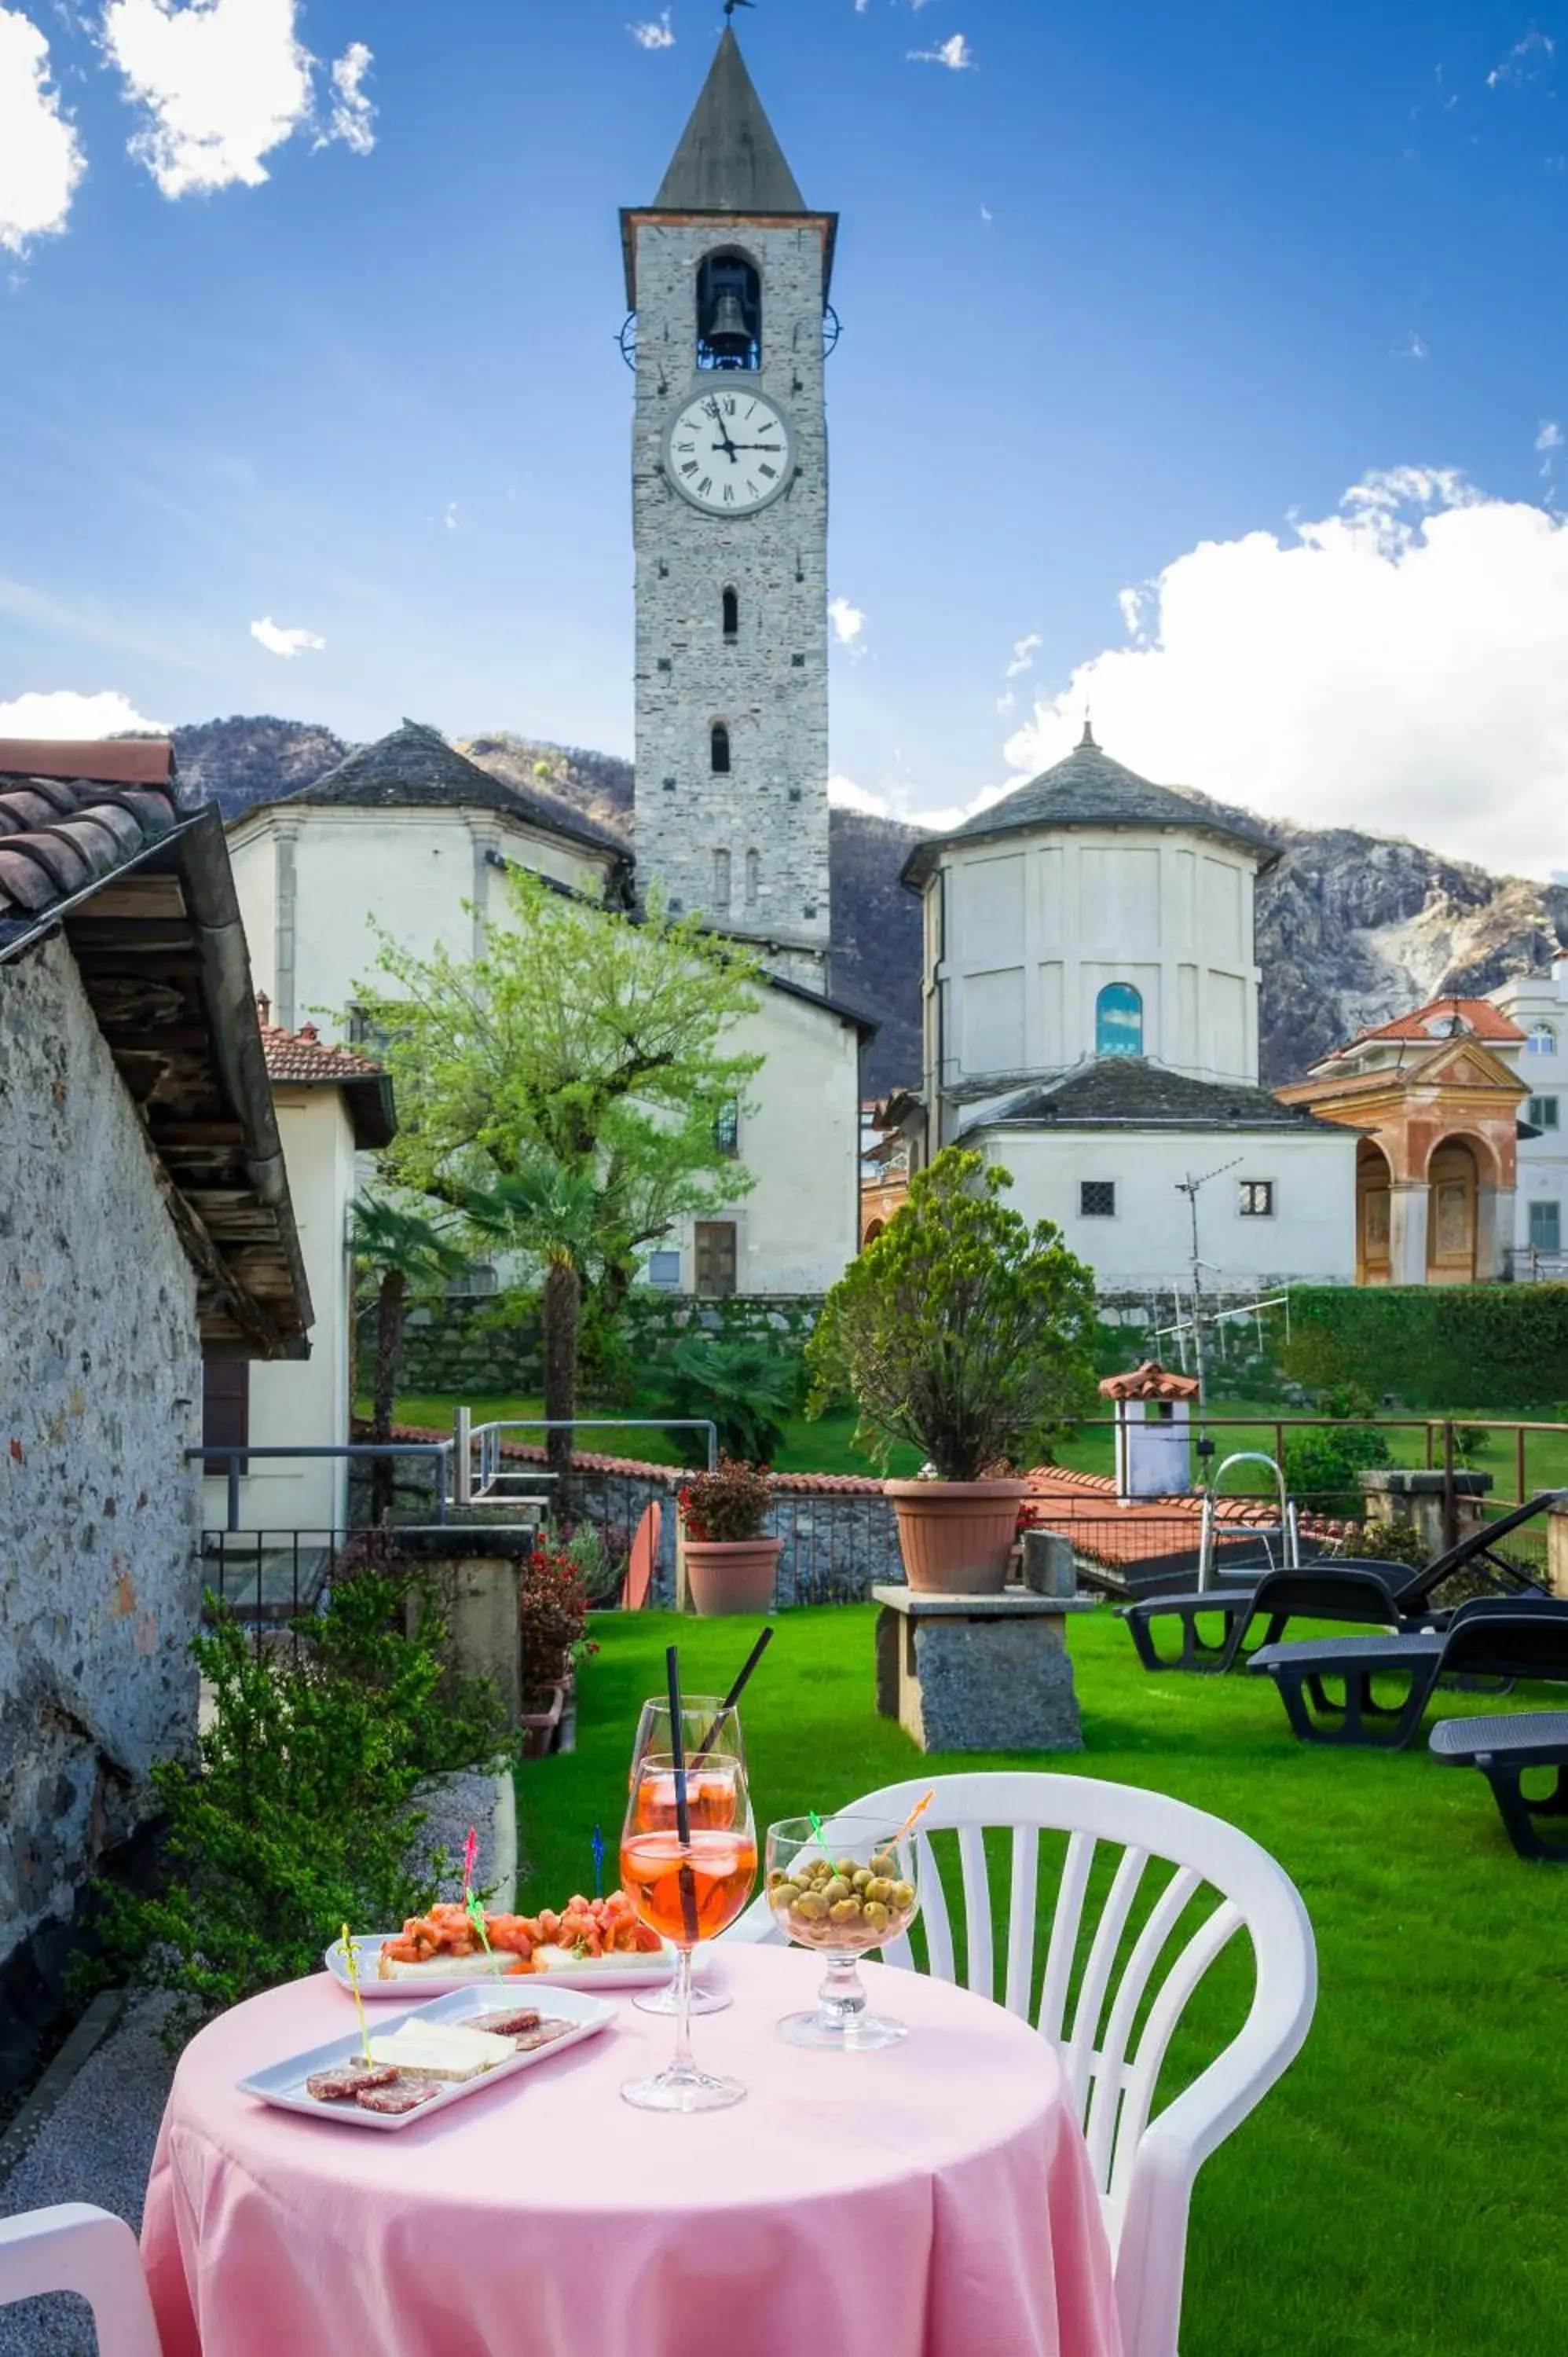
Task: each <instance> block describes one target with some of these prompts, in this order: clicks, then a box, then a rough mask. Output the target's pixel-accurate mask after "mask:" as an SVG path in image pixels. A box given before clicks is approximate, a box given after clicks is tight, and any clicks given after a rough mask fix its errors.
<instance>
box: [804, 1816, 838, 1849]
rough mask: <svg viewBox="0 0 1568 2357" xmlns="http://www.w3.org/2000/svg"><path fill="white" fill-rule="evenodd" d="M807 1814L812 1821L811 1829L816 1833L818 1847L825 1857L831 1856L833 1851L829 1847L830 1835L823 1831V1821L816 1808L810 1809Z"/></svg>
mask: <svg viewBox="0 0 1568 2357" xmlns="http://www.w3.org/2000/svg"><path fill="white" fill-rule="evenodd" d="M806 1814H807V1815H808V1816H809V1817H810V1819H811V1831H812V1833H813V1834H814V1835H816V1840H817V1847H818V1848H819V1849H820V1850H821V1851H822V1856H823V1857H830V1858H831V1857H832V1850H831V1849H830V1848H829V1847H828V1837H827V1835H826V1834H825V1833H823V1831H822V1819H821V1817H819V1816H818V1814H817V1813H816V1811H815V1809H808V1810H807V1812H806Z"/></svg>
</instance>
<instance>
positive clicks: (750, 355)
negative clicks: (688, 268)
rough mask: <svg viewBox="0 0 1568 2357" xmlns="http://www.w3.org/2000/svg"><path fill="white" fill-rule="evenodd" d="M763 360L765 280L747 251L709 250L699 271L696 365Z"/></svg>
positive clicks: (747, 364)
mask: <svg viewBox="0 0 1568 2357" xmlns="http://www.w3.org/2000/svg"><path fill="white" fill-rule="evenodd" d="M761 365H762V280H761V277H760V275H759V274H758V272H757V266H756V264H754V263H750V262H748V261H747V260H746V256H745V254H744V253H710V254H706V255H704V256H703V262H702V265H701V267H700V268H699V270H698V272H697V366H698V367H699V368H700V369H757V368H760V367H761Z"/></svg>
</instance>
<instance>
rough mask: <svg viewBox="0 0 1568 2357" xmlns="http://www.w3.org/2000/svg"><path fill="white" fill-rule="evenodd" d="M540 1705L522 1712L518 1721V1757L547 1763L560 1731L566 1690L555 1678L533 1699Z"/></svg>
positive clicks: (562, 1683) (560, 1681) (561, 1682)
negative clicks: (519, 1738)
mask: <svg viewBox="0 0 1568 2357" xmlns="http://www.w3.org/2000/svg"><path fill="white" fill-rule="evenodd" d="M533 1699H534V1701H536V1702H538V1703H540V1704H542V1708H541V1709H539V1710H525V1711H524V1712H523V1714H522V1716H521V1718H520V1719H519V1720H518V1722H517V1723H518V1727H519V1730H520V1732H521V1736H522V1756H523V1758H524V1759H525V1760H548V1758H549V1757H550V1754H551V1752H552V1751H553V1749H554V1748H555V1744H556V1741H557V1738H559V1735H560V1732H561V1719H562V1716H563V1714H564V1710H565V1708H566V1687H565V1684H564V1681H562V1680H560V1679H557V1680H555V1681H554V1682H553V1684H550V1685H548V1686H545V1687H542V1689H540V1690H539V1691H538V1692H537V1693H536V1694H535V1695H534V1696H533Z"/></svg>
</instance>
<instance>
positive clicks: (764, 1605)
mask: <svg viewBox="0 0 1568 2357" xmlns="http://www.w3.org/2000/svg"><path fill="white" fill-rule="evenodd" d="M783 1552H784V1542H783V1540H782V1539H688V1540H687V1541H686V1592H687V1594H688V1595H689V1596H690V1597H691V1599H692V1604H693V1609H694V1610H695V1611H696V1612H697V1614H698V1615H699V1616H700V1618H701V1619H703V1620H717V1619H719V1618H720V1617H721V1616H722V1615H723V1614H725V1613H727V1612H767V1611H770V1610H771V1609H772V1605H773V1591H774V1588H775V1587H776V1586H777V1584H778V1579H779V1556H780V1555H782V1554H783Z"/></svg>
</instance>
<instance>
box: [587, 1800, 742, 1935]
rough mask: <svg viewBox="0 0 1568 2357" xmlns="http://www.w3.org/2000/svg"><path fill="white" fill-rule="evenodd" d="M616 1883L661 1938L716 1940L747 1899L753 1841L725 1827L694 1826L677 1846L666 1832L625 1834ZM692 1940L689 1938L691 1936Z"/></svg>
mask: <svg viewBox="0 0 1568 2357" xmlns="http://www.w3.org/2000/svg"><path fill="white" fill-rule="evenodd" d="M620 1878H621V1886H622V1888H623V1889H624V1890H625V1891H626V1893H627V1896H628V1899H629V1900H631V1903H632V1905H633V1906H634V1907H635V1908H636V1910H637V1912H638V1917H639V1921H642V1922H644V1923H647V1924H648V1925H650V1927H651V1929H652V1930H653V1931H655V1932H658V1933H659V1935H660V1938H661V1939H664V1940H673V1941H674V1942H675V1943H677V1945H679V1943H681V1942H682V1940H693V1927H694V1939H695V1940H716V1939H717V1938H718V1935H719V1933H720V1932H727V1931H728V1930H729V1927H730V1925H731V1924H732V1923H733V1922H734V1921H735V1919H736V1916H737V1915H738V1914H740V1912H741V1911H742V1910H743V1909H744V1907H745V1905H746V1900H748V1899H749V1898H750V1897H751V1887H752V1884H753V1883H754V1882H755V1881H756V1880H757V1844H756V1841H755V1840H753V1839H751V1838H749V1837H748V1836H747V1835H745V1834H738V1833H736V1832H735V1830H734V1829H733V1827H731V1828H722V1829H721V1828H719V1827H716V1826H698V1825H697V1824H693V1827H692V1838H691V1840H690V1841H689V1842H687V1843H685V1844H684V1845H682V1840H681V1836H680V1835H679V1834H678V1833H677V1832H676V1831H675V1829H674V1827H673V1825H671V1827H670V1829H669V1830H668V1831H663V1830H659V1831H655V1832H653V1833H636V1834H631V1835H628V1837H627V1839H626V1840H625V1841H623V1842H622V1844H621V1846H620ZM693 1944H694V1940H693Z"/></svg>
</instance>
